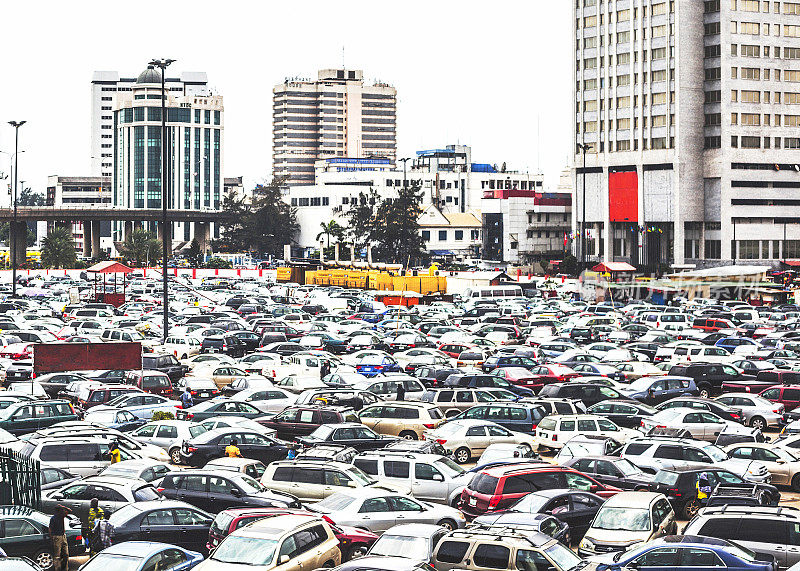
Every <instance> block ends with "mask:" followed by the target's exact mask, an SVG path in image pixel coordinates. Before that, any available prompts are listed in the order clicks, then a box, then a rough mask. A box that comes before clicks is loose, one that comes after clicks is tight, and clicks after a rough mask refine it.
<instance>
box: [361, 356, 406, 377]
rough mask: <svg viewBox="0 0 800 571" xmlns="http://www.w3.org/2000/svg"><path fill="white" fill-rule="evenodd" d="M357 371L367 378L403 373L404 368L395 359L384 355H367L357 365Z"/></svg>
mask: <svg viewBox="0 0 800 571" xmlns="http://www.w3.org/2000/svg"><path fill="white" fill-rule="evenodd" d="M356 371H358V372H359V373H361V374H362V375H364V376H365V377H374V376H376V375H379V374H381V373H402V372H403V369H402V367H401V366H400V365H399V364H398V363H397V361H395V360H394V359H393V358H391V357H388V356H382V355H367V356H366V357H364V358H363V359H361V362H360V363H358V364H357V365H356Z"/></svg>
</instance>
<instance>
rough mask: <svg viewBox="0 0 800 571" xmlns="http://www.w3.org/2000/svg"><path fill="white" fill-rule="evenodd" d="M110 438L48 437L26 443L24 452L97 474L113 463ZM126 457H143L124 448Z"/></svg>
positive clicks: (76, 472) (76, 471)
mask: <svg viewBox="0 0 800 571" xmlns="http://www.w3.org/2000/svg"><path fill="white" fill-rule="evenodd" d="M108 447H109V441H108V440H106V439H103V438H79V437H78V438H63V437H58V438H53V439H50V438H44V439H41V440H34V441H31V442H26V443H25V444H24V445H23V446H22V448H21V450H20V454H22V455H23V456H26V457H28V458H31V459H33V460H38V461H39V462H41V463H42V464H46V465H47V466H51V467H53V468H61V469H62V470H66V471H67V472H69V473H70V474H74V475H76V476H82V477H86V476H96V475H97V474H99V473H100V472H101V471H102V470H103V469H105V468H106V467H107V466H109V464H111V459H110V457H109V456H108ZM119 452H120V458H121V459H122V460H134V459H137V458H141V456H138V455H135V454H134V453H133V452H131V451H130V450H125V449H123V448H122V447H120V450H119Z"/></svg>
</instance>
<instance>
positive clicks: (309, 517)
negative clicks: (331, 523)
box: [233, 514, 323, 537]
mask: <svg viewBox="0 0 800 571" xmlns="http://www.w3.org/2000/svg"><path fill="white" fill-rule="evenodd" d="M315 520H319V521H323V520H322V517H321V516H319V515H316V514H279V515H275V516H273V517H269V518H265V519H259V520H256V521H254V522H253V523H251V524H250V525H247V526H245V527H242V528H240V529H238V530H236V531H234V532H233V533H235V534H237V535H246V536H249V537H253V536H262V535H264V533H265V532H266V531H267V530H270V531H271V530H275V529H277V530H279V531H280V534H276V535H282V534H284V533H287V532H290V531H292V530H293V529H294V528H296V527H297V526H299V525H303V524H305V523H309V522H311V521H315Z"/></svg>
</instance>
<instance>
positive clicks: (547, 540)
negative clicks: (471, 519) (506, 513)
mask: <svg viewBox="0 0 800 571" xmlns="http://www.w3.org/2000/svg"><path fill="white" fill-rule="evenodd" d="M432 562H433V566H434V568H435V569H436V571H454V570H456V569H458V570H459V571H461V570H464V571H472V570H477V569H523V570H527V569H550V570H552V571H567V570H569V569H576V568H577V567H578V566H579V565H580V563H581V560H580V558H579V557H578V556H577V555H575V554H574V553H573V552H572V551H570V550H569V549H567V548H566V547H564V546H563V545H562V544H561V543H559V542H558V541H557V540H555V539H553V538H552V537H550V536H549V535H545V534H544V533H541V532H538V531H527V530H525V528H524V527H523V528H513V527H502V526H473V527H469V528H467V529H458V530H454V531H451V532H450V533H448V534H447V535H445V536H444V537H443V538H442V539H441V540H440V541H439V544H438V545H437V546H436V549H435V551H434V554H433V558H432Z"/></svg>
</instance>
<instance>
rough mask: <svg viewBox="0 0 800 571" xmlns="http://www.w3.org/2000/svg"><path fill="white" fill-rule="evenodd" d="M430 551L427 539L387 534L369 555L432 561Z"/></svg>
mask: <svg viewBox="0 0 800 571" xmlns="http://www.w3.org/2000/svg"><path fill="white" fill-rule="evenodd" d="M429 551H430V547H429V544H428V538H427V537H412V536H407V535H389V534H388V533H387V534H385V535H383V536H381V538H380V539H378V541H376V542H375V545H373V546H372V549H370V550H369V554H370V555H382V556H384V557H405V558H408V559H421V560H424V561H427V560H428V559H430V552H429Z"/></svg>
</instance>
